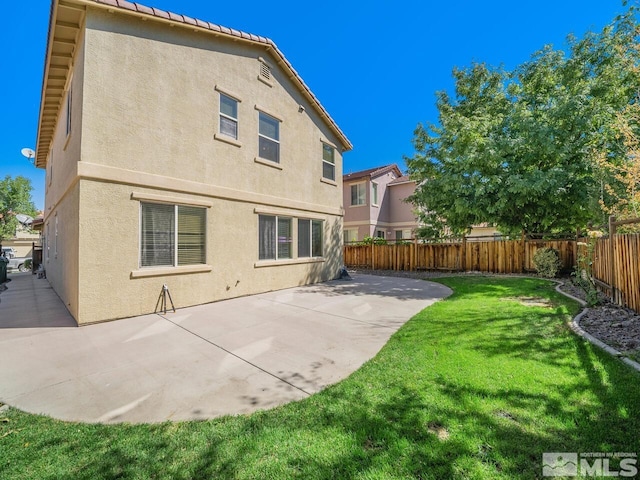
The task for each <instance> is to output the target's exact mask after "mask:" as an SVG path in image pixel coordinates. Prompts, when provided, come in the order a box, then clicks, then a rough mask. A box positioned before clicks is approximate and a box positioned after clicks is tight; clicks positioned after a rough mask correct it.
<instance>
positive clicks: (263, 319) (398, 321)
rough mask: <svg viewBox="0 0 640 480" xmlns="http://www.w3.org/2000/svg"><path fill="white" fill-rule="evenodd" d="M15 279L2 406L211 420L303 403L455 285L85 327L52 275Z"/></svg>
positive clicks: (356, 284) (398, 287)
mask: <svg viewBox="0 0 640 480" xmlns="http://www.w3.org/2000/svg"><path fill="white" fill-rule="evenodd" d="M11 278H12V281H11V282H9V283H8V284H7V287H8V290H6V291H4V292H3V293H2V294H0V402H2V403H6V404H9V405H12V406H14V407H17V408H20V409H22V410H25V411H27V412H32V413H43V414H46V415H50V416H52V417H55V418H58V419H62V420H72V421H83V422H104V423H115V422H132V423H139V422H161V421H165V420H191V419H205V418H212V417H217V416H221V415H225V414H240V413H247V412H252V411H255V410H259V409H266V408H270V407H274V406H276V405H281V404H284V403H287V402H290V401H293V400H299V399H303V398H305V397H307V396H309V395H311V394H313V393H315V392H318V391H319V390H321V389H322V388H324V387H326V386H327V385H330V384H333V383H335V382H338V381H339V380H341V379H343V378H345V377H347V376H348V375H349V374H351V373H352V372H353V371H355V370H357V369H358V368H359V367H360V366H361V365H362V364H363V363H364V362H366V361H367V360H369V359H370V358H372V357H373V356H375V354H376V353H377V352H378V351H379V350H380V348H382V346H383V345H384V344H385V343H386V342H387V341H388V339H389V337H390V336H391V335H392V334H393V333H394V332H395V331H396V330H397V329H398V328H399V327H400V326H401V325H402V324H403V323H405V322H406V321H407V320H408V319H409V318H411V317H412V316H413V315H415V314H416V313H417V312H419V311H420V310H422V309H423V308H425V307H427V306H428V305H430V304H432V303H433V302H435V301H436V300H438V299H440V298H443V297H445V296H447V295H449V294H450V293H451V291H450V290H449V289H448V288H446V287H444V286H442V285H439V284H436V283H431V282H426V281H422V280H413V279H405V278H391V277H378V276H369V275H358V276H355V277H354V279H353V280H351V281H341V280H336V281H332V282H327V283H323V284H317V285H312V286H305V287H298V288H292V289H287V290H281V291H277V292H270V293H265V294H260V295H254V296H251V297H244V298H237V299H233V300H226V301H222V302H218V303H212V304H207V305H201V306H197V307H190V308H184V309H181V310H178V311H177V312H176V313H169V314H167V315H157V314H152V315H145V316H141V317H134V318H129V319H125V320H118V321H113V322H107V323H102V324H98V325H89V326H84V327H76V326H75V322H74V321H73V319H72V318H71V316H70V315H69V314H68V312H67V311H66V309H65V307H64V305H63V304H62V302H61V301H60V299H59V298H58V297H57V296H56V294H55V293H54V292H53V290H52V289H51V288H50V287H49V284H48V282H47V281H46V280H42V279H40V280H39V279H37V278H35V276H33V275H30V274H14V275H12V276H11Z"/></svg>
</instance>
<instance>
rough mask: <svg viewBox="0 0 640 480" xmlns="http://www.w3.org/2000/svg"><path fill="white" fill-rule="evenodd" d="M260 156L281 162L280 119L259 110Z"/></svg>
mask: <svg viewBox="0 0 640 480" xmlns="http://www.w3.org/2000/svg"><path fill="white" fill-rule="evenodd" d="M259 123H260V125H259V130H258V156H259V157H260V158H264V159H266V160H270V161H272V162H275V163H280V121H279V120H277V119H276V118H274V117H272V116H270V115H267V114H266V113H264V112H259Z"/></svg>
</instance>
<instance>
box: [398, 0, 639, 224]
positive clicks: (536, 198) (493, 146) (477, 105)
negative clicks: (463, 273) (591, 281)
mask: <svg viewBox="0 0 640 480" xmlns="http://www.w3.org/2000/svg"><path fill="white" fill-rule="evenodd" d="M637 34H638V25H637V23H636V19H635V10H634V9H633V8H632V9H630V10H629V12H628V13H627V14H625V15H623V16H620V17H618V18H616V19H615V20H614V22H613V23H612V24H610V25H608V26H607V27H606V28H604V29H603V31H602V32H599V33H588V34H587V35H585V36H584V37H583V38H582V39H576V38H574V37H569V38H568V40H567V43H568V47H569V49H568V53H565V52H563V51H559V50H555V49H553V48H552V47H550V46H547V47H545V48H544V49H542V50H540V51H538V52H536V53H535V54H534V55H533V56H532V57H531V59H530V61H528V62H526V63H524V64H523V65H521V66H519V67H517V68H516V69H515V70H513V71H505V70H504V69H499V68H491V67H489V66H487V65H484V64H474V65H472V66H471V67H469V68H465V69H456V70H454V72H453V74H454V78H455V95H454V96H453V97H451V96H449V95H448V94H447V93H446V92H439V93H438V94H437V107H438V111H439V124H437V125H435V124H431V125H427V126H424V125H419V126H418V127H417V129H416V130H415V137H414V147H415V150H416V153H415V155H414V156H413V157H412V158H407V159H406V160H407V164H408V168H409V173H410V175H411V176H412V177H413V178H414V179H415V180H417V182H418V188H417V189H416V192H415V194H414V196H413V197H412V200H413V202H414V203H415V204H416V206H417V207H418V208H419V209H420V210H421V211H422V212H425V213H424V214H423V216H424V218H423V221H425V222H426V223H427V224H429V223H431V222H433V224H434V225H437V220H442V219H446V224H447V226H448V227H449V228H450V229H451V230H452V231H453V232H454V233H462V232H464V231H466V230H467V229H468V228H469V227H470V226H471V225H474V224H478V223H483V222H489V223H493V224H496V225H497V226H498V227H499V228H500V229H501V230H502V231H505V232H514V231H521V230H524V231H527V232H554V231H565V232H567V231H575V229H576V228H577V227H583V226H585V225H586V224H587V223H588V222H590V221H598V220H599V219H601V211H600V203H601V202H603V201H604V202H605V203H606V202H607V198H605V197H606V192H605V190H604V189H603V188H602V185H603V184H604V183H607V184H610V185H613V188H615V183H616V182H615V179H612V178H604V176H606V175H607V171H606V169H602V168H600V167H599V165H598V162H597V161H596V158H602V156H604V157H605V158H606V159H607V162H611V163H616V162H623V161H624V158H625V148H624V142H623V141H622V138H621V136H620V135H619V133H618V132H617V130H616V128H615V125H616V122H617V116H619V115H620V113H621V112H624V110H625V107H626V106H628V105H629V104H631V103H633V102H635V101H636V99H637V95H638V92H640V78H639V76H638V73H637V69H634V68H630V66H633V65H638V64H639V63H640V62H639V60H640V55H639V54H638V50H637V49H634V48H631V46H632V45H634V44H635V43H636V42H637Z"/></svg>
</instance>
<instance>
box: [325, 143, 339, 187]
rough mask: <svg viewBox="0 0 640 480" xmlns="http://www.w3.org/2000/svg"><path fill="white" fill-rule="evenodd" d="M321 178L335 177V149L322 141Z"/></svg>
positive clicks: (329, 178) (331, 178)
mask: <svg viewBox="0 0 640 480" xmlns="http://www.w3.org/2000/svg"><path fill="white" fill-rule="evenodd" d="M322 178H326V179H328V180H335V179H336V160H335V149H334V148H333V147H332V146H331V145H327V144H326V143H324V142H323V143H322Z"/></svg>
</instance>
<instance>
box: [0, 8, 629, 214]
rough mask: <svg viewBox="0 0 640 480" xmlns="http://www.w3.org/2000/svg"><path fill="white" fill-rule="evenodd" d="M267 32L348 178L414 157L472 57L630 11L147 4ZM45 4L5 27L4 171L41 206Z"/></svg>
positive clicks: (512, 54) (523, 51) (513, 55)
mask: <svg viewBox="0 0 640 480" xmlns="http://www.w3.org/2000/svg"><path fill="white" fill-rule="evenodd" d="M140 3H143V4H145V5H149V6H153V7H157V8H161V9H164V10H170V11H173V12H176V13H182V14H185V15H189V16H192V17H196V18H200V19H202V20H207V21H210V22H213V23H218V24H221V25H224V26H228V27H232V28H236V29H239V30H244V31H247V32H251V33H255V34H258V35H262V36H265V37H269V38H271V39H272V40H273V41H274V42H275V43H276V44H277V45H278V47H279V48H280V50H281V51H282V52H283V53H284V55H285V56H286V57H287V59H288V60H289V61H290V62H291V63H292V64H293V66H294V68H295V69H296V70H297V71H298V73H299V74H300V75H301V76H302V78H303V79H304V81H305V82H306V83H307V85H308V86H309V87H310V88H311V90H312V91H313V92H314V93H315V95H316V96H317V97H318V99H319V100H320V102H321V103H322V104H323V105H324V107H325V108H326V109H327V110H328V111H329V113H330V114H331V116H332V117H333V118H334V120H335V121H336V122H337V123H338V125H339V126H340V127H341V129H342V130H343V131H344V132H345V134H346V135H347V137H348V138H349V139H350V140H351V142H352V143H353V144H354V149H353V151H351V152H348V153H347V154H346V155H345V157H344V173H349V172H353V171H356V170H361V169H364V168H370V167H373V166H376V165H384V164H388V163H394V162H395V163H398V164H399V165H400V167H401V168H404V163H403V156H404V155H408V156H410V155H412V154H413V148H412V144H411V139H412V137H413V130H414V129H415V127H416V126H417V124H418V123H428V122H436V121H437V110H436V108H435V92H436V91H439V90H448V91H451V90H452V87H453V81H452V77H451V71H452V69H453V68H454V67H455V66H457V67H465V66H468V65H470V64H471V62H473V61H477V62H486V63H488V64H491V65H501V64H502V65H504V66H505V67H506V68H508V69H511V68H514V67H515V66H517V65H519V64H520V63H522V62H524V61H526V60H527V59H529V57H530V56H531V54H532V53H533V52H535V51H536V50H538V49H540V48H542V46H543V45H545V44H553V45H554V46H555V47H556V48H563V46H564V40H565V38H566V36H567V35H568V34H569V33H573V34H575V35H577V36H578V37H581V36H583V34H584V33H585V32H586V31H588V30H595V31H599V30H601V29H602V27H603V26H604V25H606V24H608V23H610V22H611V21H612V20H613V18H614V17H615V16H616V15H617V14H619V13H622V12H624V11H625V7H623V6H622V2H621V0H536V1H535V2H524V1H514V0H485V1H482V2H480V1H477V0H457V1H450V0H438V1H435V0H422V1H420V0H396V1H394V2H391V1H387V0H384V1H383V0H371V1H369V2H366V3H365V2H349V1H345V0H342V1H337V0H325V1H323V2H317V3H315V2H314V3H304V2H300V1H290V0H280V1H279V2H264V1H254V0H244V1H242V2H211V1H208V0H207V1H205V0H183V1H178V0H144V1H142V2H140ZM48 16H49V1H47V0H32V1H23V2H13V3H11V6H10V17H11V18H12V19H13V21H7V22H5V24H4V26H3V29H2V30H0V42H1V45H2V46H3V51H4V52H5V64H4V65H5V67H4V68H3V71H4V74H3V75H1V76H0V82H2V84H1V85H0V91H2V92H3V96H2V115H1V116H0V122H2V128H1V129H0V132H1V134H0V135H1V136H0V176H1V177H2V178H4V176H5V175H11V176H17V175H23V176H27V177H29V178H31V179H32V183H33V186H34V192H33V198H34V201H35V203H36V206H37V207H38V208H43V207H44V171H43V170H39V169H36V168H34V167H33V166H31V164H30V163H29V162H28V161H27V159H26V158H24V157H23V156H22V155H21V154H20V150H21V149H22V148H24V147H31V148H35V141H36V135H37V123H38V113H39V106H40V91H41V86H42V73H43V61H44V50H45V45H46V35H47V27H48Z"/></svg>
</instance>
